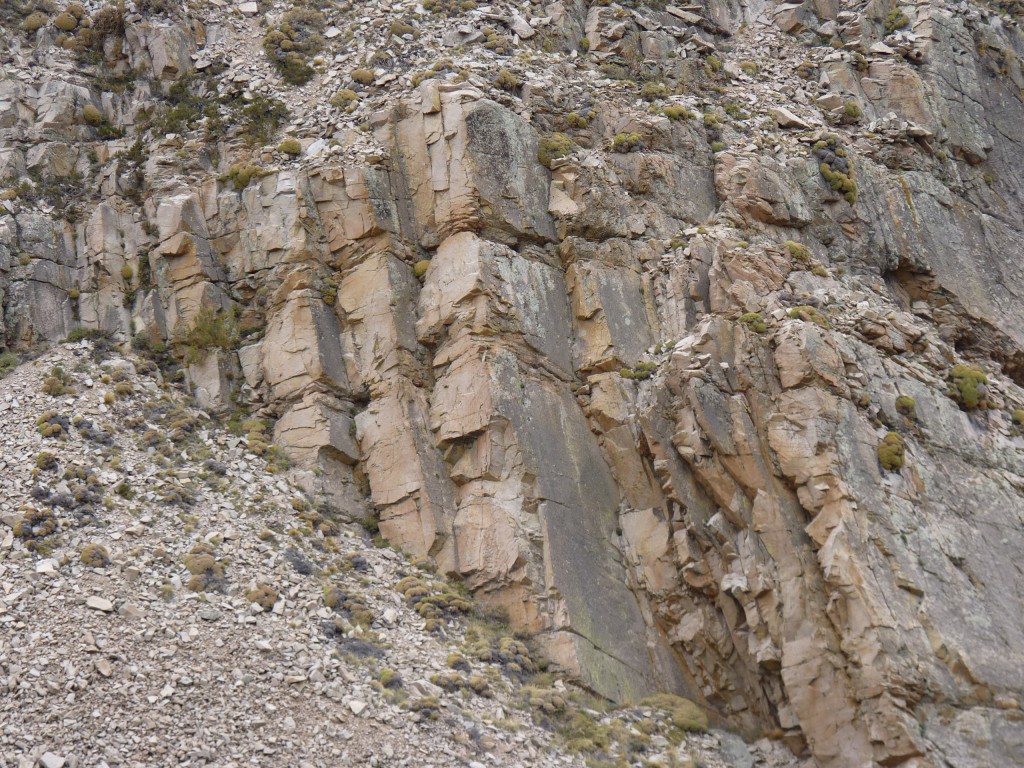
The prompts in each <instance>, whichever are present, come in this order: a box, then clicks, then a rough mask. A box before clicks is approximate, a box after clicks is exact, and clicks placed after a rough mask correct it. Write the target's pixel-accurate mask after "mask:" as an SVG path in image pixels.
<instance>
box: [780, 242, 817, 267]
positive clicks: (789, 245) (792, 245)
mask: <svg viewBox="0 0 1024 768" xmlns="http://www.w3.org/2000/svg"><path fill="white" fill-rule="evenodd" d="M784 245H785V246H786V250H787V251H789V256H790V258H793V259H796V260H797V261H799V262H802V263H804V264H807V263H808V262H810V260H811V249H810V248H808V247H807V246H806V245H804V244H803V243H798V242H796V241H795V240H787V241H786V242H785V243H784Z"/></svg>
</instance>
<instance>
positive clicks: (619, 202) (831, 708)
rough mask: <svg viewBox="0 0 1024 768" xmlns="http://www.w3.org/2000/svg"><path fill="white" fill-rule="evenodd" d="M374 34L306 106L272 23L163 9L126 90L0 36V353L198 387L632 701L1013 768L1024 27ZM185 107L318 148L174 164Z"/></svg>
mask: <svg viewBox="0 0 1024 768" xmlns="http://www.w3.org/2000/svg"><path fill="white" fill-rule="evenodd" d="M365 5H366V6H367V10H366V11H365V13H366V14H367V15H366V16H359V15H358V14H355V13H353V12H352V11H351V9H349V10H343V9H341V8H337V9H330V10H328V11H327V12H326V13H327V19H326V21H327V22H328V23H329V24H330V25H331V26H330V27H329V28H328V29H327V30H326V31H325V34H324V37H325V40H324V45H325V46H326V48H325V53H324V60H323V63H316V66H315V69H316V72H315V75H314V77H313V80H312V81H311V83H310V84H309V85H305V86H301V87H296V88H290V87H289V86H287V85H284V84H282V83H281V81H280V79H279V76H278V74H277V73H276V71H275V70H274V69H273V68H272V67H271V66H270V64H269V63H268V62H267V61H266V60H265V58H264V55H263V53H262V52H261V50H260V49H259V47H258V46H257V45H256V44H255V43H254V42H253V41H254V40H255V41H256V42H257V43H258V39H259V37H260V36H261V35H262V34H264V31H262V30H261V28H260V26H259V24H260V23H261V21H263V22H266V23H269V24H276V23H277V22H278V19H279V14H280V12H281V11H283V10H284V7H283V6H282V7H281V8H275V9H273V10H272V11H270V12H269V13H267V15H266V17H264V16H263V15H262V14H261V10H260V9H259V8H256V9H248V8H242V9H241V10H240V13H239V14H235V15H230V16H229V15H228V14H226V13H224V12H223V11H222V10H219V9H216V8H214V9H207V10H203V11H201V12H200V11H195V12H194V14H195V15H194V16H190V15H187V14H185V13H184V12H179V11H174V12H172V13H169V14H168V13H162V14H161V13H142V14H138V13H130V14H129V15H128V16H127V17H126V18H125V26H124V34H123V40H122V41H120V42H119V45H120V46H121V47H120V48H118V49H116V50H115V48H114V46H113V42H112V41H111V40H108V41H107V42H106V43H105V45H106V46H108V47H107V48H104V51H103V54H102V55H101V56H100V58H101V59H103V63H102V65H89V64H82V63H80V62H76V61H75V60H74V58H73V57H72V55H71V54H70V53H69V52H68V51H65V50H63V49H60V48H58V47H55V45H54V41H55V39H56V34H55V33H54V30H53V28H52V26H48V27H43V28H42V29H41V30H40V31H39V32H35V33H27V32H21V31H18V30H17V29H16V28H14V27H12V28H11V29H10V30H8V31H6V32H4V34H5V35H6V36H7V39H8V42H9V43H10V46H9V50H8V51H7V52H6V53H4V54H3V57H4V58H3V59H2V64H0V66H3V67H4V72H5V74H6V75H8V76H7V78H6V79H3V80H0V168H3V169H5V173H7V174H9V175H10V185H9V189H10V190H13V192H11V193H5V195H4V199H3V200H2V201H0V205H2V206H3V210H2V212H0V213H2V215H0V302H2V305H3V314H2V317H0V343H2V344H3V345H6V346H8V347H10V348H12V349H14V350H17V351H21V352H26V351H29V350H31V349H33V348H34V347H36V346H38V345H40V344H42V343H45V342H53V341H56V340H59V339H61V338H63V337H64V336H66V335H67V333H68V332H69V331H70V330H72V329H73V328H76V327H86V328H92V329H101V330H103V331H105V332H108V333H110V334H111V335H112V337H113V338H114V339H115V340H116V341H120V342H124V343H127V342H129V341H132V340H134V343H135V345H136V346H138V347H144V348H149V349H151V350H152V349H154V348H155V349H156V350H157V351H158V352H159V351H160V350H162V349H163V348H164V347H165V346H167V347H170V349H171V351H172V353H174V354H176V355H178V356H179V357H182V356H188V357H186V359H188V360H189V363H190V364H189V365H188V366H187V371H186V374H185V375H186V377H187V381H188V384H189V386H190V388H191V390H192V393H193V395H194V396H195V398H196V401H197V403H198V404H199V405H200V406H201V407H202V408H204V409H206V410H207V411H209V412H211V413H225V414H226V413H227V412H228V411H230V410H231V409H233V408H237V407H244V408H246V409H248V410H250V411H253V412H255V413H256V414H257V415H259V416H260V417H261V418H264V419H268V420H269V419H272V420H275V426H274V429H273V438H274V441H275V442H276V443H277V444H279V445H280V446H282V447H283V448H284V449H285V451H286V452H287V453H288V454H289V455H290V456H291V458H292V460H293V461H294V462H295V464H296V466H295V467H294V468H292V469H291V470H290V471H291V473H292V478H293V480H294V481H295V482H296V483H298V484H299V485H300V486H301V487H302V488H303V489H305V491H306V492H307V493H309V494H310V496H311V497H313V498H315V499H316V500H317V501H318V502H319V503H321V504H322V505H324V506H325V508H328V509H330V510H332V511H333V512H334V513H336V514H338V515H341V516H344V517H346V518H348V519H350V520H363V521H368V520H373V521H376V522H377V524H379V529H380V532H381V534H382V535H383V536H384V537H385V538H386V539H387V540H388V541H389V542H391V543H392V544H394V545H395V546H397V547H399V548H401V549H402V550H405V551H406V552H408V553H410V554H411V555H414V556H418V557H430V558H433V560H434V561H435V562H436V563H437V565H438V567H439V568H440V569H441V571H442V572H444V573H445V574H448V575H450V576H451V577H452V578H456V579H458V580H459V581H461V582H462V583H464V584H465V585H466V587H468V588H469V589H470V590H471V591H472V592H473V594H474V595H475V596H476V597H477V599H479V600H480V601H481V602H482V603H484V604H486V605H488V606H490V607H491V608H492V609H493V610H495V611H499V612H501V613H503V614H505V615H507V617H508V618H509V620H510V621H511V623H512V624H513V626H515V627H517V628H519V629H523V630H526V631H529V632H531V633H532V634H534V635H535V636H536V637H537V638H538V639H539V640H540V641H541V642H542V644H543V646H544V648H545V649H546V652H547V654H548V655H549V657H550V658H551V659H552V660H554V661H555V662H557V664H558V665H559V666H560V667H562V668H564V669H566V670H568V671H570V672H571V673H572V674H574V675H575V676H578V678H579V679H580V680H581V681H582V682H583V683H584V684H586V685H588V686H589V687H591V688H592V689H594V690H595V691H597V692H598V693H600V694H602V695H604V696H606V697H608V698H612V699H615V700H618V701H635V700H639V699H642V698H644V697H645V696H647V695H650V694H652V693H655V692H658V691H671V692H675V693H680V694H683V695H686V696H688V697H690V698H694V699H697V700H700V701H702V702H703V703H705V704H707V705H708V706H710V707H711V708H713V709H714V710H715V711H717V712H718V713H719V715H720V716H721V717H722V718H723V722H727V723H729V724H731V725H732V726H733V727H735V728H737V729H740V731H741V732H742V733H744V734H745V735H749V736H759V735H762V734H766V733H771V734H773V735H775V736H778V737H779V739H780V741H781V742H782V743H783V744H785V745H786V746H787V747H788V748H789V749H790V750H792V751H793V752H794V753H795V754H796V755H798V756H800V757H802V758H806V759H808V760H810V761H813V762H814V763H816V764H817V765H820V766H828V767H829V768H832V767H836V768H838V767H839V766H851V765H856V766H869V765H887V766H893V765H906V766H921V767H922V768H923V767H924V766H940V765H944V764H948V765H957V766H971V765H978V766H982V765H997V764H1007V765H1012V764H1017V763H1024V739H1022V738H1021V736H1020V734H1021V733H1022V732H1024V713H1022V710H1021V702H1022V697H1024V677H1022V672H1021V670H1022V669H1024V663H1022V662H1024V631H1022V629H1021V623H1020V622H1019V621H1018V620H1017V617H1018V616H1019V615H1020V614H1021V611H1022V609H1024V604H1022V599H1021V597H1020V596H1021V595H1022V594H1024V576H1022V575H1021V572H1020V570H1019V569H1018V568H1017V567H1016V565H1015V563H1016V560H1017V558H1016V553H1017V552H1018V551H1020V550H1021V548H1022V546H1024V433H1022V428H1024V410H1018V409H1022V408H1024V390H1022V389H1021V385H1022V383H1024V302H1022V301H1021V299H1020V297H1021V296H1022V295H1024V270H1022V268H1021V264H1022V263H1024V260H1022V256H1024V252H1022V249H1024V246H1022V245H1021V243H1024V238H1022V233H1021V228H1022V225H1021V222H1022V221H1024V186H1022V184H1021V181H1020V180H1021V178H1024V167H1022V166H1021V157H1024V153H1022V147H1021V140H1022V139H1021V136H1020V131H1019V126H1020V125H1021V124H1024V101H1022V99H1021V95H1020V94H1021V87H1022V86H1024V76H1022V74H1021V70H1020V63H1019V61H1020V59H1019V57H1020V56H1021V55H1024V39H1022V37H1021V33H1020V31H1019V29H1018V27H1017V26H1016V25H1017V23H1018V20H1017V18H1016V16H1015V15H1013V11H1014V8H1012V7H1010V6H1012V5H1013V4H1006V3H1003V4H999V5H1000V7H999V8H998V9H992V8H989V7H987V6H983V5H982V4H980V3H970V2H968V3H952V2H945V0H926V1H922V2H918V3H916V4H913V5H906V6H898V7H897V6H896V5H894V4H892V3H878V2H870V3H867V2H859V1H858V2H843V3H839V2H829V1H828V0H821V1H818V2H813V3H779V2H771V1H769V0H764V1H758V2H743V3H737V2H730V1H727V0H706V1H705V2H702V3H698V4H693V5H688V6H685V7H676V6H673V5H669V6H666V7H664V8H662V7H661V6H660V4H657V3H650V4H647V3H628V4H626V3H623V4H622V5H619V4H616V3H612V4H603V3H602V4H598V3H587V2H582V1H581V0H571V1H570V0H562V1H561V2H555V3H552V4H551V5H548V6H547V7H546V8H544V9H543V10H541V9H539V8H537V7H534V8H532V9H525V8H519V7H515V8H513V7H512V4H507V3H497V4H494V5H493V6H488V7H487V8H486V9H484V8H480V9H469V8H468V7H467V8H465V9H463V10H462V11H459V12H458V13H457V16H456V19H455V20H454V21H456V23H454V24H453V23H452V22H453V19H448V18H446V17H442V16H441V15H440V14H441V12H440V11H438V12H437V13H425V14H422V15H415V14H414V13H413V8H412V6H411V5H410V4H408V3H406V4H404V5H403V4H401V3H399V4H396V5H395V6H393V7H390V8H389V11H388V12H387V13H385V12H383V11H381V10H380V9H379V8H377V6H376V5H375V4H365ZM505 5H508V6H509V7H508V8H506V7H504V6H505ZM371 6H372V7H371ZM420 10H422V9H420ZM190 13H191V12H190ZM150 17H152V18H150ZM398 18H402V19H405V18H408V20H409V23H410V25H411V28H412V29H413V30H414V32H412V33H403V32H401V30H400V29H398V28H395V31H394V34H392V32H390V31H387V33H386V34H385V31H386V30H388V29H390V28H392V26H393V25H392V24H391V22H392V21H394V20H396V19H398ZM330 30H334V32H331V31H330ZM342 30H344V31H345V32H346V33H347V34H345V35H344V36H343V35H342ZM335 32H336V33H337V34H335ZM343 38H344V40H346V41H347V42H346V43H345V44H344V45H343V44H342V39H343ZM581 38H586V40H587V45H585V46H584V45H582V44H581V42H580V41H581ZM727 39H728V41H729V42H728V44H727V45H726V44H724V41H725V40H727ZM825 41H829V42H830V44H829V45H824V44H822V43H823V42H825ZM512 51H516V52H517V54H516V55H515V56H509V55H508V54H509V53H511V52H512ZM327 52H330V56H328V55H327ZM442 52H443V53H442ZM212 62H217V66H213V64H212ZM37 64H39V66H37ZM435 65H436V66H435ZM193 67H194V68H195V70H196V72H195V73H192V74H191V75H189V73H190V72H191V71H192V69H193ZM357 67H360V68H362V70H361V71H362V72H365V73H368V75H361V76H360V77H358V78H357V77H356V75H355V72H354V70H355V69H356V68H357ZM129 69H131V70H132V71H144V72H145V73H146V76H147V78H149V79H148V80H146V81H145V82H143V81H142V80H141V79H137V80H136V81H135V82H134V83H132V84H130V85H129V86H128V87H124V88H121V90H117V89H113V88H111V87H109V85H110V82H111V76H112V75H113V74H120V75H124V74H125V73H126V72H128V71H129ZM501 70H503V71H501ZM101 75H102V76H103V77H105V78H106V79H105V80H104V79H103V77H101ZM186 75H188V76H189V77H192V78H193V79H192V80H188V79H181V78H183V77H184V76H186ZM205 78H210V79H209V80H207V79H205ZM176 79H177V82H178V83H179V84H181V83H185V84H186V85H187V84H189V83H192V84H193V85H194V84H195V83H196V82H199V83H200V86H196V87H197V88H198V90H197V91H196V92H197V93H200V94H206V98H207V103H206V106H207V108H209V103H208V102H209V99H210V97H209V92H211V91H209V90H203V89H212V90H214V91H217V92H218V93H220V94H221V96H222V98H223V101H222V102H218V103H221V104H231V103H234V102H233V101H232V99H235V100H241V103H248V102H251V101H252V100H253V99H255V98H266V97H269V96H274V97H277V98H281V99H282V100H284V102H286V104H287V106H288V107H289V108H290V109H291V112H292V115H291V122H285V123H283V124H282V125H280V126H277V127H278V129H279V132H280V131H283V133H281V136H263V137H261V138H255V139H254V138H253V136H252V135H251V134H247V133H245V130H243V128H242V127H237V128H231V129H229V130H228V131H227V132H226V133H223V134H216V133H214V131H215V130H219V129H217V128H216V126H215V125H211V124H212V123H215V122H216V121H215V120H213V118H210V117H206V118H202V119H200V118H199V117H194V122H193V123H187V122H186V124H185V125H184V127H183V128H182V129H181V130H180V132H172V133H175V135H173V136H171V137H163V136H162V135H161V134H160V132H159V130H158V129H157V128H155V127H148V128H147V126H146V123H145V120H146V117H145V116H142V117H140V116H139V111H140V108H142V107H144V108H145V110H146V112H148V113H149V114H150V115H154V114H156V115H162V116H164V118H166V115H167V114H168V113H167V112H166V110H168V109H170V104H169V102H168V99H170V101H171V102H173V101H174V100H175V99H180V98H182V97H181V96H180V94H179V92H178V91H172V90H171V83H172V82H174V81H175V80H176ZM363 81H365V82H363ZM635 81H636V82H635ZM104 83H105V84H106V85H104ZM188 87H193V86H192V85H190V86H188ZM218 89H219V90H218ZM339 89H347V90H348V92H349V93H350V94H352V95H351V96H349V95H346V96H345V98H344V99H342V100H340V101H339V100H338V99H335V100H334V101H333V102H332V105H330V106H329V105H328V104H327V103H326V102H327V100H328V98H329V96H330V94H331V93H334V92H336V91H339ZM341 93H342V94H344V93H345V91H344V90H342V91H341ZM176 94H177V95H176ZM247 100H248V101H247ZM257 103H258V104H263V105H264V106H265V104H264V102H257ZM87 105H91V106H93V107H94V108H96V109H98V110H99V114H101V115H102V118H101V120H102V121H105V122H100V123H99V125H108V126H116V127H117V128H118V130H119V131H124V133H125V135H124V136H116V135H111V134H107V135H102V136H101V135H99V134H98V131H99V130H100V128H98V127H97V125H96V124H93V123H96V120H92V121H91V123H86V122H84V121H83V115H84V114H85V112H84V109H85V107H86V106H87ZM225 109H227V107H225ZM161 110H165V111H161ZM218 114H219V113H218ZM230 114H231V115H234V116H235V117H236V118H237V119H238V120H240V121H242V123H244V119H243V118H242V117H239V115H240V114H241V115H244V113H239V112H232V113H230ZM245 119H249V118H245ZM203 120H205V122H203ZM240 125H241V123H240ZM147 131H148V132H147ZM204 132H205V133H204ZM115 133H116V132H115ZM285 135H287V136H288V137H292V138H295V139H297V144H298V146H299V152H298V154H297V155H296V154H295V153H293V152H290V151H289V152H285V151H284V150H283V149H282V150H280V151H277V150H275V149H274V147H275V146H276V145H277V141H278V140H279V139H280V138H281V137H282V136H285ZM136 139H140V140H141V141H142V142H143V143H144V144H145V145H146V147H147V149H148V156H147V157H146V158H145V159H142V160H140V159H139V157H138V156H137V155H138V148H137V147H135V145H134V142H135V140H136ZM283 146H284V145H282V147H283ZM90 153H91V154H90ZM541 160H543V161H544V162H543V163H542V162H541ZM21 175H28V176H29V177H30V179H31V181H30V182H29V183H28V186H27V187H26V188H21V187H19V186H18V184H17V183H16V182H17V180H18V179H17V178H15V177H19V176H21ZM83 179H84V180H85V181H82V180H83ZM4 184H5V185H6V184H7V182H6V181H5V182H4ZM60 195H63V196H64V197H65V198H66V201H68V202H70V204H71V205H73V207H74V210H73V213H74V215H65V216H64V217H63V218H61V216H60V215H59V214H61V213H62V211H61V206H60V205H59V204H58V203H59V202H60ZM65 213H67V211H65ZM216 313H219V314H216ZM211 317H219V318H220V320H216V321H211V320H210V318H211ZM216 323H221V325H219V326H218V325H216ZM204 324H206V325H205V326H204ZM207 326H209V327H207ZM203 328H205V330H207V331H209V333H207V335H206V336H207V340H206V341H205V342H202V343H203V344H205V347H203V348H201V349H198V350H197V349H195V345H196V344H200V342H201V341H202V338H203V337H202V336H201V335H200V334H198V333H197V330H200V329H203ZM217 332H221V335H220V336H217ZM210 337H213V340H212V341H211V340H210ZM197 340H198V341H197ZM190 353H191V354H190ZM958 364H960V365H972V366H978V367H979V369H980V370H982V371H984V373H985V375H986V377H987V381H986V382H985V383H984V384H982V385H980V386H981V387H982V388H983V389H982V390H981V392H982V395H983V397H982V401H981V403H980V405H979V407H973V404H968V403H967V402H966V400H965V398H964V396H963V394H962V393H960V394H959V396H958V393H957V392H956V390H955V386H956V385H955V384H953V385H951V384H950V381H951V373H952V370H953V368H954V366H956V365H958ZM951 386H952V387H954V388H953V389H951ZM901 396H903V397H904V398H906V397H909V398H912V401H911V404H910V406H909V410H908V408H907V406H906V404H905V402H904V403H903V405H898V404H897V398H900V397H901ZM958 400H959V402H958ZM890 432H895V433H898V434H899V435H900V439H901V440H902V443H901V445H903V446H904V448H905V453H902V454H900V462H899V463H898V466H897V465H891V464H888V465H887V463H886V462H884V461H880V454H879V446H880V444H881V443H882V441H883V440H885V439H886V436H887V434H888V433H890Z"/></svg>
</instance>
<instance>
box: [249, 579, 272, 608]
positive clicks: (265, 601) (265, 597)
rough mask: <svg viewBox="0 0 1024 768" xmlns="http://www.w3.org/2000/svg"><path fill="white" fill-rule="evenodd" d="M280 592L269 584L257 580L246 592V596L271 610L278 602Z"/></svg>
mask: <svg viewBox="0 0 1024 768" xmlns="http://www.w3.org/2000/svg"><path fill="white" fill-rule="evenodd" d="M278 597H279V595H278V592H277V590H276V589H274V588H273V587H272V586H270V585H269V584H264V583H262V582H257V583H256V584H255V585H254V586H253V587H252V589H250V590H248V591H247V592H246V593H245V598H246V600H248V601H249V602H250V603H255V604H256V605H258V606H259V607H260V608H262V609H263V610H264V611H269V610H271V609H272V608H273V607H274V605H276V604H277V600H278Z"/></svg>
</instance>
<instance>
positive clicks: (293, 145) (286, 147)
mask: <svg viewBox="0 0 1024 768" xmlns="http://www.w3.org/2000/svg"><path fill="white" fill-rule="evenodd" d="M277 151H278V152H283V153H284V154H286V155H292V156H294V155H300V154H302V145H301V144H299V140H298V139H285V140H284V141H282V142H281V143H280V144H278V145H277Z"/></svg>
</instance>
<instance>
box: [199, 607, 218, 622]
mask: <svg viewBox="0 0 1024 768" xmlns="http://www.w3.org/2000/svg"><path fill="white" fill-rule="evenodd" d="M198 615H199V618H200V619H202V620H203V621H217V619H219V618H220V617H221V616H223V615H224V614H222V613H221V612H220V611H218V610H217V609H216V608H213V607H211V606H205V607H203V608H200V609H199V611H198Z"/></svg>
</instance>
